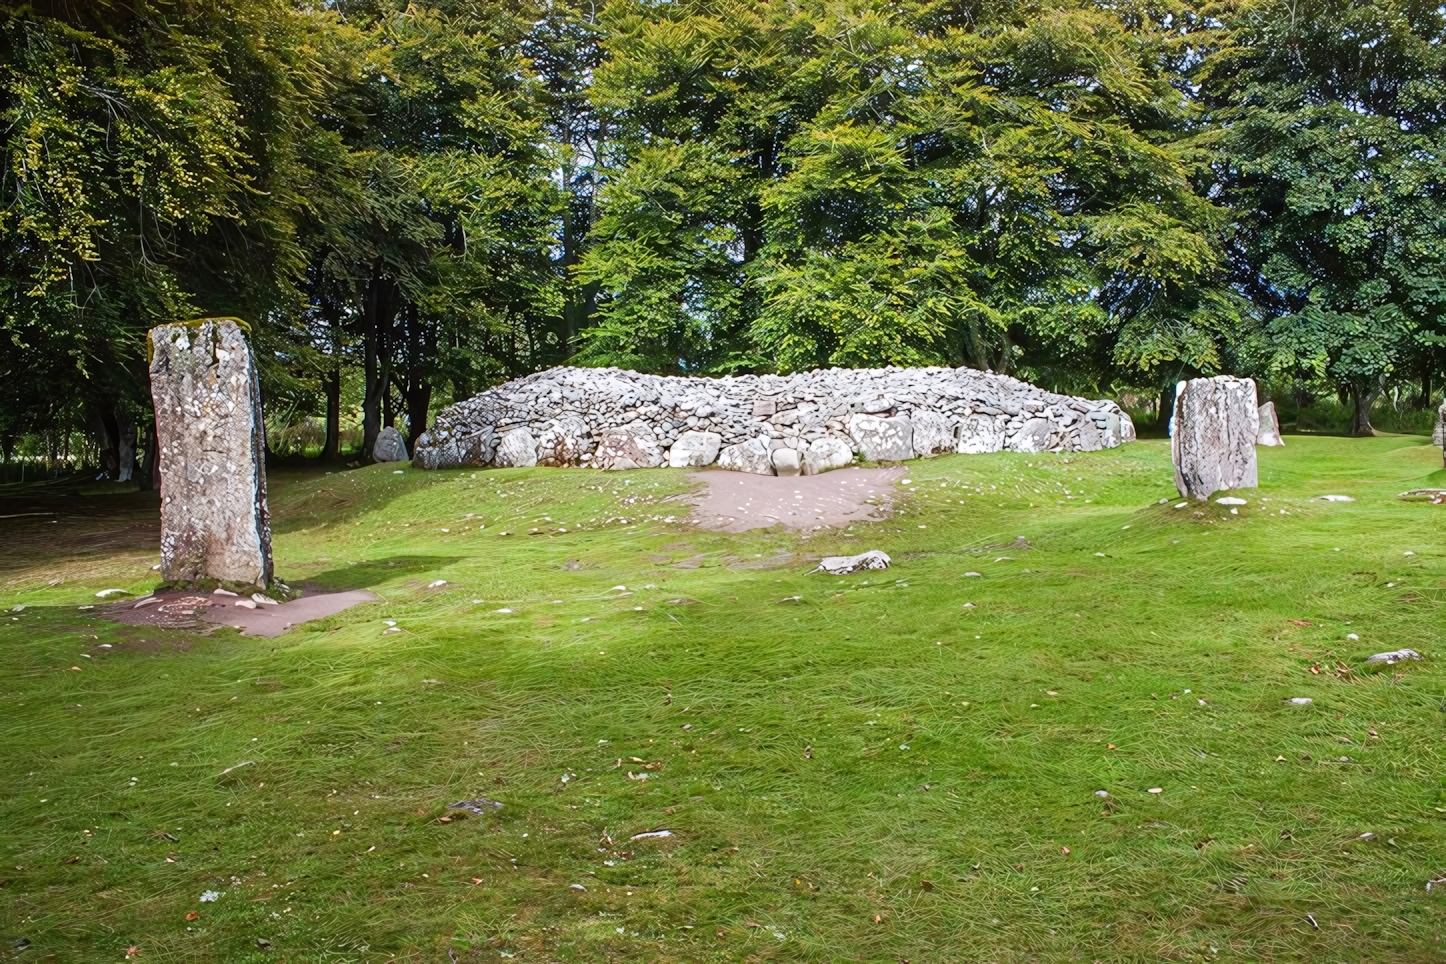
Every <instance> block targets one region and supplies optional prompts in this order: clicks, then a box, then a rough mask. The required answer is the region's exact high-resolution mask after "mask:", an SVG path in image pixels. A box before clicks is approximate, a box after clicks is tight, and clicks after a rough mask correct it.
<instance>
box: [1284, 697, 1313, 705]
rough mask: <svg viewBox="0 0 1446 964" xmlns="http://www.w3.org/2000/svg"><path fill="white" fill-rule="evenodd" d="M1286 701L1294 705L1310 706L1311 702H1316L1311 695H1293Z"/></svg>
mask: <svg viewBox="0 0 1446 964" xmlns="http://www.w3.org/2000/svg"><path fill="white" fill-rule="evenodd" d="M1286 702H1287V703H1289V704H1291V705H1292V706H1309V705H1310V704H1312V703H1314V702H1315V700H1313V699H1311V698H1310V697H1309V696H1292V697H1291V698H1290V699H1288V700H1286Z"/></svg>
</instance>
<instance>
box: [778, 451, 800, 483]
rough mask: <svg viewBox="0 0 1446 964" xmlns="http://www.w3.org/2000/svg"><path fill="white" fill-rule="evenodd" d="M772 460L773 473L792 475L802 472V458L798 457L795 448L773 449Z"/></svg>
mask: <svg viewBox="0 0 1446 964" xmlns="http://www.w3.org/2000/svg"><path fill="white" fill-rule="evenodd" d="M772 460H773V474H774V475H781V476H794V475H802V474H803V460H802V459H800V458H799V457H798V450H797V449H791V448H782V449H774V450H773V453H772Z"/></svg>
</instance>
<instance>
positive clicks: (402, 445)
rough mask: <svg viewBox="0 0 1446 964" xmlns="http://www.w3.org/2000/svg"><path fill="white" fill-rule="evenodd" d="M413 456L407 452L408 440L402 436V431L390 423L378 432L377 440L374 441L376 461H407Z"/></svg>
mask: <svg viewBox="0 0 1446 964" xmlns="http://www.w3.org/2000/svg"><path fill="white" fill-rule="evenodd" d="M410 458H411V456H409V455H408V454H407V441H406V439H404V438H402V433H401V432H398V431H397V430H396V429H395V428H393V427H392V426H390V425H388V426H386V427H384V428H383V429H382V430H381V431H380V432H378V433H377V440H376V441H375V442H373V443H372V460H373V461H375V462H406V461H408V460H409V459H410Z"/></svg>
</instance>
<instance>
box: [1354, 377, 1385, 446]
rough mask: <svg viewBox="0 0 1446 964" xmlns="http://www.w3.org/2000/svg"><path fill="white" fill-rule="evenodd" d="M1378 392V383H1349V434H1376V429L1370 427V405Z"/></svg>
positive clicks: (1358, 435)
mask: <svg viewBox="0 0 1446 964" xmlns="http://www.w3.org/2000/svg"><path fill="white" fill-rule="evenodd" d="M1379 394H1381V386H1380V385H1379V384H1373V385H1371V386H1369V387H1364V386H1361V385H1359V384H1356V383H1352V384H1351V409H1352V411H1351V435H1352V436H1353V437H1355V438H1367V437H1369V436H1372V435H1375V434H1376V430H1375V429H1373V428H1372V427H1371V405H1372V404H1374V403H1375V401H1376V396H1377V395H1379Z"/></svg>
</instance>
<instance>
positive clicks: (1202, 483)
mask: <svg viewBox="0 0 1446 964" xmlns="http://www.w3.org/2000/svg"><path fill="white" fill-rule="evenodd" d="M1259 434H1260V409H1259V407H1258V406H1257V405H1256V402H1255V382H1254V381H1253V380H1252V379H1249V378H1231V377H1230V376H1228V375H1220V376H1217V377H1215V378H1192V379H1190V381H1188V382H1181V383H1180V384H1179V387H1178V388H1177V389H1176V390H1175V417H1174V418H1173V419H1171V421H1170V451H1171V454H1172V455H1173V456H1174V461H1175V487H1176V488H1177V489H1179V490H1180V494H1181V495H1183V496H1189V497H1193V498H1196V499H1208V498H1210V496H1211V495H1212V494H1213V493H1216V492H1224V491H1227V490H1229V489H1253V488H1255V487H1256V485H1257V484H1258V479H1257V470H1256V464H1255V439H1256V436H1257V435H1259Z"/></svg>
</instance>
